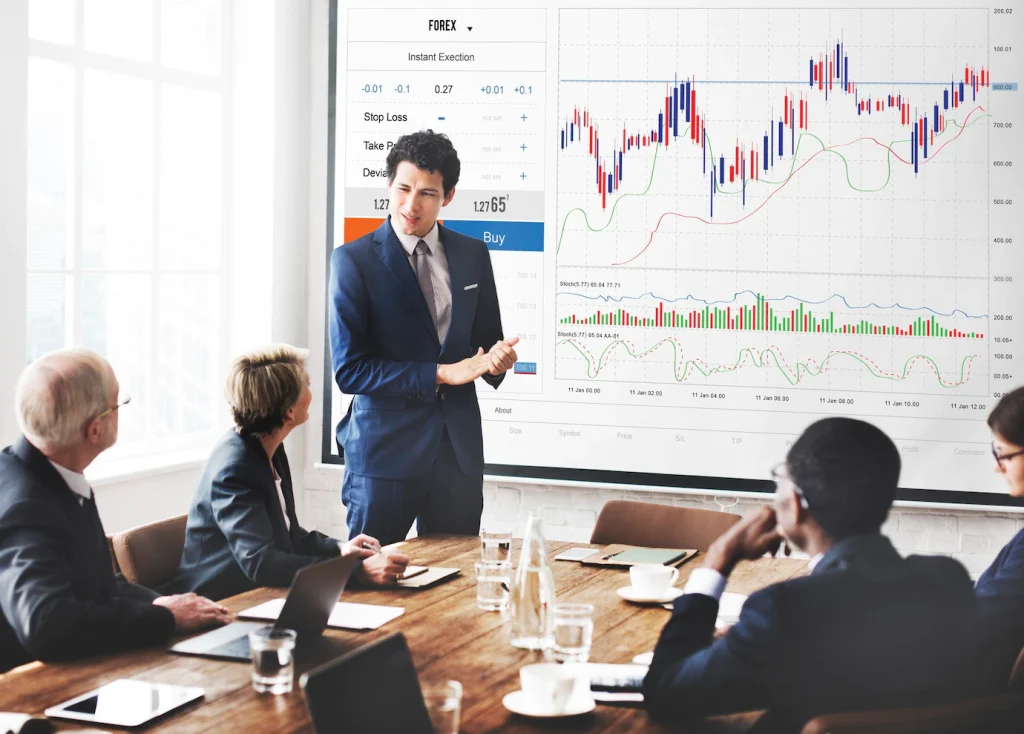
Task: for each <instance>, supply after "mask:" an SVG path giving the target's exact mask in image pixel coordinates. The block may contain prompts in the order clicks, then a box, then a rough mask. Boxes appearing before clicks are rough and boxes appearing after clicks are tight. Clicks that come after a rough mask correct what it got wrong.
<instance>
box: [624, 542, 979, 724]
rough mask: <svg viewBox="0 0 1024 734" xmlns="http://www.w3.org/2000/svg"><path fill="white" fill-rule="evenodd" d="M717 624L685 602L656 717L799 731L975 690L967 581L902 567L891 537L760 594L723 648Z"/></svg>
mask: <svg viewBox="0 0 1024 734" xmlns="http://www.w3.org/2000/svg"><path fill="white" fill-rule="evenodd" d="M717 613H718V602H716V601H715V600H714V599H712V598H711V597H709V596H704V595H700V594H684V595H683V596H680V597H679V598H678V599H677V600H676V602H675V611H674V613H673V615H672V618H671V620H670V621H669V622H668V624H667V625H666V626H665V629H664V630H663V631H662V633H661V639H660V640H659V641H658V645H657V647H656V649H655V651H654V660H653V662H652V664H651V667H650V670H649V672H648V674H647V677H646V678H645V679H644V695H645V705H646V706H647V708H648V709H649V710H650V711H651V712H652V713H653V714H654V715H656V716H658V717H661V718H665V719H680V718H683V717H688V716H708V715H714V714H724V713H732V712H738V711H750V710H756V709H769V714H768V715H767V717H768V718H767V719H766V720H765V721H764V723H761V722H759V725H758V731H759V732H761V731H799V730H800V727H801V726H802V725H803V724H804V723H806V722H807V721H808V720H809V719H811V718H813V717H814V716H816V715H819V714H822V713H828V712H833V711H851V710H862V709H868V708H884V707H889V706H913V705H918V704H921V705H923V704H927V703H932V702H939V701H949V700H951V699H954V698H963V697H966V696H969V695H971V694H972V693H973V692H975V691H976V690H977V686H976V683H975V681H974V680H973V676H974V666H973V644H974V640H973V638H972V629H973V615H974V599H973V589H972V584H971V579H970V577H969V576H968V575H967V571H966V570H965V569H964V568H963V566H961V565H960V564H959V563H957V562H956V561H954V560H952V559H950V558H940V557H923V556H910V557H908V558H901V557H900V555H899V554H898V553H897V552H896V549H895V548H893V546H892V543H890V542H889V539H888V538H886V537H885V536H883V535H862V536H855V537H852V538H848V539H846V540H844V541H842V542H840V543H837V544H836V545H835V546H833V547H832V549H831V550H830V551H829V552H828V553H826V554H825V556H824V557H823V558H822V559H821V561H820V562H819V563H818V565H817V566H816V567H815V569H814V572H813V573H812V574H810V575H809V576H805V577H801V578H795V579H790V580H788V581H784V582H782V583H778V584H774V585H772V586H769V587H767V588H765V589H763V590H761V591H759V592H757V593H755V594H752V595H751V596H750V598H749V599H748V600H747V602H746V603H745V604H744V606H743V611H742V613H741V615H740V619H739V621H738V622H737V624H736V625H735V626H733V627H732V629H730V630H729V632H728V633H727V634H726V635H725V637H723V638H721V639H717V640H715V639H713V638H712V635H713V633H714V631H715V617H716V616H717ZM762 727H764V728H762Z"/></svg>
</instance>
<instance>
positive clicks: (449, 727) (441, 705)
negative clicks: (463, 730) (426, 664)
mask: <svg viewBox="0 0 1024 734" xmlns="http://www.w3.org/2000/svg"><path fill="white" fill-rule="evenodd" d="M420 688H421V690H422V691H423V702H424V703H425V704H426V705H427V713H428V714H430V723H431V724H433V725H434V731H435V732H436V734H459V718H460V714H461V713H462V684H461V683H459V682H458V681H457V680H446V681H438V682H434V683H431V682H428V683H425V684H423V685H422V686H420Z"/></svg>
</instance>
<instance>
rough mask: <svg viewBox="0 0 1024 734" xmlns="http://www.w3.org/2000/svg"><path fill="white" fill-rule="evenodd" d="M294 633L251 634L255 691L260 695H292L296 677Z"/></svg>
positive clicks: (261, 631)
mask: <svg viewBox="0 0 1024 734" xmlns="http://www.w3.org/2000/svg"><path fill="white" fill-rule="evenodd" d="M295 639H296V634H295V631H294V630H289V629H282V628H278V627H260V628H259V629H255V630H253V631H252V632H250V633H249V651H250V652H251V653H252V687H253V690H255V691H256V692H257V693H273V694H275V695H278V694H281V693H291V691H292V681H293V679H294V675H295V657H294V654H293V653H294V651H295Z"/></svg>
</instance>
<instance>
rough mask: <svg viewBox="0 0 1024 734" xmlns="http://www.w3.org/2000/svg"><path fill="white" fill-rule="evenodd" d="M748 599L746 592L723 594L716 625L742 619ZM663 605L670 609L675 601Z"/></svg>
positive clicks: (718, 627) (719, 601)
mask: <svg viewBox="0 0 1024 734" xmlns="http://www.w3.org/2000/svg"><path fill="white" fill-rule="evenodd" d="M746 600H747V597H746V595H744V594H734V593H733V592H731V591H726V592H725V593H724V594H722V598H721V599H719V600H718V619H716V620H715V627H716V628H717V629H722V628H723V627H730V626H732V625H734V624H736V623H737V622H738V621H740V611H741V610H742V609H743V603H744V602H745V601H746ZM661 606H663V607H665V608H666V609H668V610H669V611H672V610H673V609H675V606H674V603H673V602H669V603H668V604H662V605H661ZM645 654H646V653H645Z"/></svg>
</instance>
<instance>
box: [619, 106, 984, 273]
mask: <svg viewBox="0 0 1024 734" xmlns="http://www.w3.org/2000/svg"><path fill="white" fill-rule="evenodd" d="M978 111H981V112H987V110H986V109H985V108H984V107H982V106H981V105H978V106H977V107H975V108H974V109H973V110H971V111H970V112H969V113H968V115H967V117H965V118H964V124H963V125H961V127H960V129H959V130H958V131H957V134H956V135H954V136H953V137H952V138H950V139H949V140H947V141H945V142H944V143H943V144H942V145H941V146H940V147H939V148H937V149H936V150H935V152H934V153H932V154H931V155H929V156H928V157H927V158H925V159H924V162H923V163H921V165H922V166H923V165H927V164H928V162H929V161H932V160H934V159H935V158H936V156H938V155H939V153H941V152H942V151H943V149H944V148H945V147H946V146H947V145H949V144H950V143H952V142H953V141H954V140H956V139H957V138H959V137H960V136H961V135H963V133H964V130H966V129H967V122H968V120H970V119H971V115H973V114H974V113H975V112H978ZM862 141H869V142H872V143H874V144H875V145H877V146H879V147H880V148H885V149H886V150H888V151H889V152H890V153H892V155H893V157H894V158H896V160H898V161H899V162H900V163H905V164H907V165H910V161H908V160H906V159H905V158H903V157H901V156H900V155H899V154H898V153H897V152H896V151H895V150H893V148H892V146H891V145H886V144H885V143H883V142H881V141H880V140H878V139H877V138H875V137H872V136H867V137H863V138H857V139H856V140H851V141H850V142H848V143H839V144H837V145H830V146H829V147H827V148H822V149H821V150H819V151H818V152H817V153H815V154H814V155H812V156H811V157H810V158H808V159H807V160H806V161H804V162H803V163H801V164H800V165H799V166H798V167H797V168H796V169H794V170H793V171H792V172H791V173H790V174H789V176H787V177H786V180H785V181H783V182H782V184H781V185H780V186H779V187H778V188H777V189H775V190H774V191H772V193H770V194H769V195H768V196H766V197H765V200H764V201H762V202H761V203H760V204H758V205H757V207H756V208H755V209H753V210H751V211H750V212H749V213H747V214H746V215H744V216H742V217H740V218H739V219H734V220H733V221H731V222H715V221H711V220H710V219H705V218H704V217H701V216H698V215H696V214H682V213H680V212H665V213H664V214H662V215H661V216H660V217H658V223H657V224H656V225H655V226H654V229H653V230H652V231H651V236H650V237H648V239H647V244H645V245H644V246H643V249H641V250H640V252H638V253H637V254H635V255H633V257H631V258H629V259H628V260H623V261H622V262H617V263H612V265H613V266H615V265H628V264H629V263H631V262H633V261H634V260H636V259H637V258H638V257H640V256H641V255H643V254H644V253H645V252H646V251H647V248H648V247H650V246H651V243H652V242H654V235H656V234H657V233H658V230H659V229H660V228H661V223H662V222H663V221H664V220H665V217H669V216H671V217H678V218H679V219H692V220H694V221H697V222H701V223H703V224H709V225H713V226H728V225H733V224H740V223H741V222H744V221H746V220H747V219H750V218H751V217H752V216H754V215H755V214H757V213H758V212H759V211H761V209H763V208H764V207H765V206H766V205H767V204H768V202H769V201H771V199H772V197H773V196H775V195H776V194H777V193H779V192H780V191H782V190H783V189H784V188H785V187H786V186H787V185H788V184H789V182H790V181H792V180H793V178H794V177H795V176H796V174H797V173H799V172H800V171H801V170H803V168H804V166H806V165H808V164H809V163H810V162H811V161H813V160H814V159H815V158H817V157H818V156H819V155H821V154H822V153H826V152H828V151H830V150H835V149H837V148H845V147H847V146H850V145H854V144H856V143H859V142H862Z"/></svg>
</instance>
